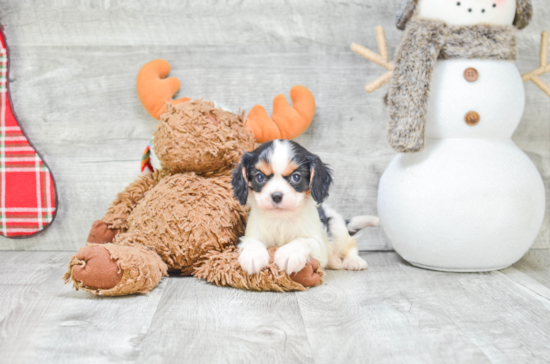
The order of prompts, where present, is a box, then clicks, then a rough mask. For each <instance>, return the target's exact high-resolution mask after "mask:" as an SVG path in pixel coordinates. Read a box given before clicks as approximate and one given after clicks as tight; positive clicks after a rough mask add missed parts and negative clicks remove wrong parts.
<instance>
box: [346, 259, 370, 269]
mask: <svg viewBox="0 0 550 364" xmlns="http://www.w3.org/2000/svg"><path fill="white" fill-rule="evenodd" d="M343 265H344V269H346V270H364V269H367V262H365V260H364V259H363V258H361V257H360V256H358V255H348V256H347V257H346V259H344V262H343Z"/></svg>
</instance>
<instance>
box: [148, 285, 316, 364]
mask: <svg viewBox="0 0 550 364" xmlns="http://www.w3.org/2000/svg"><path fill="white" fill-rule="evenodd" d="M178 361H184V362H192V363H217V362H229V363H312V362H313V355H312V352H311V348H310V345H309V341H308V337H307V335H306V330H305V327H304V323H303V321H302V316H301V313H300V307H299V306H298V302H297V299H296V294H295V293H288V294H280V293H274V292H246V291H241V290H237V289H233V288H220V287H216V286H213V285H210V284H208V283H205V282H204V281H198V280H197V279H195V278H191V277H178V278H170V281H169V284H168V285H167V287H166V291H165V294H164V295H163V299H162V300H161V302H160V304H159V306H158V310H157V314H156V315H155V317H154V319H153V324H152V325H151V328H150V329H149V331H148V333H147V337H146V338H145V339H144V340H143V341H142V344H141V354H140V356H139V358H138V362H140V363H160V362H170V363H173V362H178Z"/></svg>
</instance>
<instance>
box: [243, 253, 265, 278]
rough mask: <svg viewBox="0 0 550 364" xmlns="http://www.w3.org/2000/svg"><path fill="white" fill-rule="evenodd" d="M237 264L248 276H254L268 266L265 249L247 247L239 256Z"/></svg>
mask: <svg viewBox="0 0 550 364" xmlns="http://www.w3.org/2000/svg"><path fill="white" fill-rule="evenodd" d="M239 264H240V265H241V267H242V268H243V269H244V271H245V272H246V273H248V274H256V273H258V272H259V271H261V270H262V269H264V268H265V267H267V266H268V264H269V253H268V252H267V249H266V248H256V247H247V248H245V249H243V250H242V251H241V254H240V255H239Z"/></svg>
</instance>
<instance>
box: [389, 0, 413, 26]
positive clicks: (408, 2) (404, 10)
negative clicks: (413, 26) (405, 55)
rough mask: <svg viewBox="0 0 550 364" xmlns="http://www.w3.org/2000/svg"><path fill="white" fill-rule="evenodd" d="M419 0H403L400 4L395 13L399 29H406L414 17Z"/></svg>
mask: <svg viewBox="0 0 550 364" xmlns="http://www.w3.org/2000/svg"><path fill="white" fill-rule="evenodd" d="M417 1H418V0H401V5H399V10H398V11H397V14H396V15H395V26H396V27H397V29H399V30H403V29H405V26H406V25H407V22H408V21H409V19H411V18H412V16H413V14H414V11H415V10H416V3H417Z"/></svg>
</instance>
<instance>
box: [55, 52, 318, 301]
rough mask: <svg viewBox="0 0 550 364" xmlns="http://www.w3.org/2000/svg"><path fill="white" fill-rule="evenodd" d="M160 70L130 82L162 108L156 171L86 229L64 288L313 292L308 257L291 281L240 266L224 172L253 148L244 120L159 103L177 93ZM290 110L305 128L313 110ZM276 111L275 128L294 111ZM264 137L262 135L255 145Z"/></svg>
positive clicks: (158, 66) (240, 212)
mask: <svg viewBox="0 0 550 364" xmlns="http://www.w3.org/2000/svg"><path fill="white" fill-rule="evenodd" d="M166 65H167V62H165V61H159V60H157V61H153V62H151V63H149V64H147V65H146V66H144V67H143V69H142V71H140V75H139V76H138V95H139V96H140V99H141V101H142V103H143V105H144V106H145V107H146V109H147V110H149V111H151V108H155V109H158V110H160V109H162V107H159V105H161V104H162V105H164V104H166V110H165V112H164V113H163V114H162V115H161V116H160V121H159V124H158V126H157V130H156V131H155V134H154V140H155V143H154V150H155V154H156V155H157V157H158V159H159V161H160V164H161V166H162V169H160V170H157V171H155V172H153V173H149V174H145V175H142V176H141V177H140V178H138V179H137V180H136V181H134V182H132V183H131V184H130V185H129V186H128V187H126V189H125V190H124V191H122V192H121V193H119V194H118V196H117V198H116V199H115V200H114V201H113V203H112V204H111V206H110V207H109V208H108V210H107V213H106V214H105V216H104V217H103V218H102V219H101V220H100V221H96V222H95V223H94V224H93V226H92V229H91V231H90V234H89V237H88V241H87V243H86V246H85V247H83V248H81V249H80V250H79V251H78V252H77V253H76V254H75V255H74V256H73V257H72V258H71V260H70V263H69V269H68V272H67V273H66V274H65V276H64V280H65V282H66V283H69V282H72V283H73V286H74V287H75V288H76V289H77V290H78V289H83V290H85V291H88V292H91V293H94V294H98V295H104V296H120V295H127V294H132V293H147V292H149V291H150V290H151V289H152V288H154V287H155V286H156V285H157V284H158V283H159V281H160V280H161V278H162V277H163V276H166V275H167V273H168V271H169V270H174V271H180V272H181V273H182V274H186V275H189V274H193V275H195V276H196V277H199V278H202V279H205V280H207V281H208V282H212V283H214V284H217V285H220V286H231V287H236V288H243V289H252V290H263V291H265V290H272V291H291V290H304V289H306V288H307V287H311V286H315V285H318V284H319V283H320V282H321V277H322V275H323V272H322V270H321V268H320V267H319V265H318V263H317V262H316V261H314V260H313V261H311V262H310V263H308V265H306V267H305V268H304V269H303V270H302V271H300V272H298V273H296V274H293V275H292V276H288V275H287V274H286V273H285V272H284V271H280V270H279V269H278V268H277V266H275V265H274V264H271V265H270V266H269V267H268V268H267V269H265V270H264V271H262V272H260V273H259V274H256V275H248V274H247V273H246V272H244V271H243V270H242V269H241V267H240V266H239V263H238V261H237V257H238V253H237V251H236V244H237V242H238V238H239V237H240V236H241V235H242V234H243V233H244V227H245V224H246V219H247V211H246V209H245V208H244V207H242V206H241V205H240V204H239V202H238V201H237V200H236V199H235V198H234V196H233V190H232V187H231V170H232V169H233V166H234V165H235V164H236V163H238V162H239V160H240V157H241V156H242V154H243V153H244V152H245V151H252V150H253V149H255V148H256V142H255V139H254V135H253V134H252V132H251V131H250V130H249V129H248V128H247V123H248V122H249V120H247V121H245V120H244V113H242V114H239V115H236V114H233V113H231V112H228V111H225V110H222V109H220V108H217V107H216V106H215V105H214V103H212V102H206V101H202V100H189V99H183V100H182V99H180V100H178V101H179V103H178V102H174V103H173V104H172V103H170V102H169V103H166V101H170V99H171V96H172V95H173V94H174V93H175V92H176V91H177V89H178V88H179V81H178V82H177V83H175V82H174V81H167V80H174V79H165V80H163V79H162V78H163V77H166V76H167V74H168V72H169V65H168V70H166V67H165V66H166ZM147 79H149V81H150V82H149V83H147V82H146V81H147ZM176 81H177V80H176ZM163 82H164V83H163ZM174 86H177V87H174ZM295 88H296V86H295ZM299 88H300V89H299V92H300V96H299V98H298V99H297V100H296V102H295V103H297V104H300V105H301V107H304V105H306V106H307V107H309V109H311V107H313V112H314V109H315V102H314V99H313V96H311V93H309V91H308V90H307V89H306V88H305V87H301V86H299ZM304 90H305V91H304ZM306 91H307V92H306ZM283 98H284V97H283ZM159 99H161V101H162V102H160V101H159ZM285 102H286V100H285ZM283 106H284V105H283ZM286 106H287V107H289V108H291V109H292V108H293V107H294V106H293V107H290V106H288V104H286ZM293 110H294V109H293ZM163 111H164V110H163ZM276 113H277V110H274V114H276ZM294 113H295V114H299V115H300V120H298V121H297V122H296V124H297V125H298V128H304V126H305V128H307V126H308V125H309V123H311V119H312V118H313V113H311V112H310V113H309V115H308V116H307V117H306V118H305V119H304V117H303V112H296V110H294ZM279 114H281V113H279ZM282 114H285V115H287V117H286V118H283V119H281V118H279V120H277V122H279V123H280V124H281V125H292V124H293V122H294V121H295V120H293V112H292V110H291V112H289V111H288V110H286V111H285V112H283V113H282ZM250 117H251V116H250V115H249V119H250ZM307 119H309V120H307ZM271 121H272V120H271ZM250 122H251V123H252V124H253V125H254V127H253V128H250V129H252V130H254V131H257V130H259V132H260V133H261V128H260V127H259V126H261V125H262V122H263V120H257V119H254V120H252V119H250ZM277 122H272V123H271V125H268V126H267V128H268V129H269V128H272V126H273V124H277ZM300 123H301V124H300ZM277 125H279V124H277ZM303 130H305V129H303ZM303 130H301V131H300V130H293V131H292V133H293V135H294V134H296V133H298V134H300V133H301V132H302V131H303ZM270 133H271V132H270ZM268 134H269V133H265V132H264V133H261V135H262V137H263V138H265V137H266V136H267V135H268ZM272 136H274V137H277V136H278V134H277V133H275V135H272Z"/></svg>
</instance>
